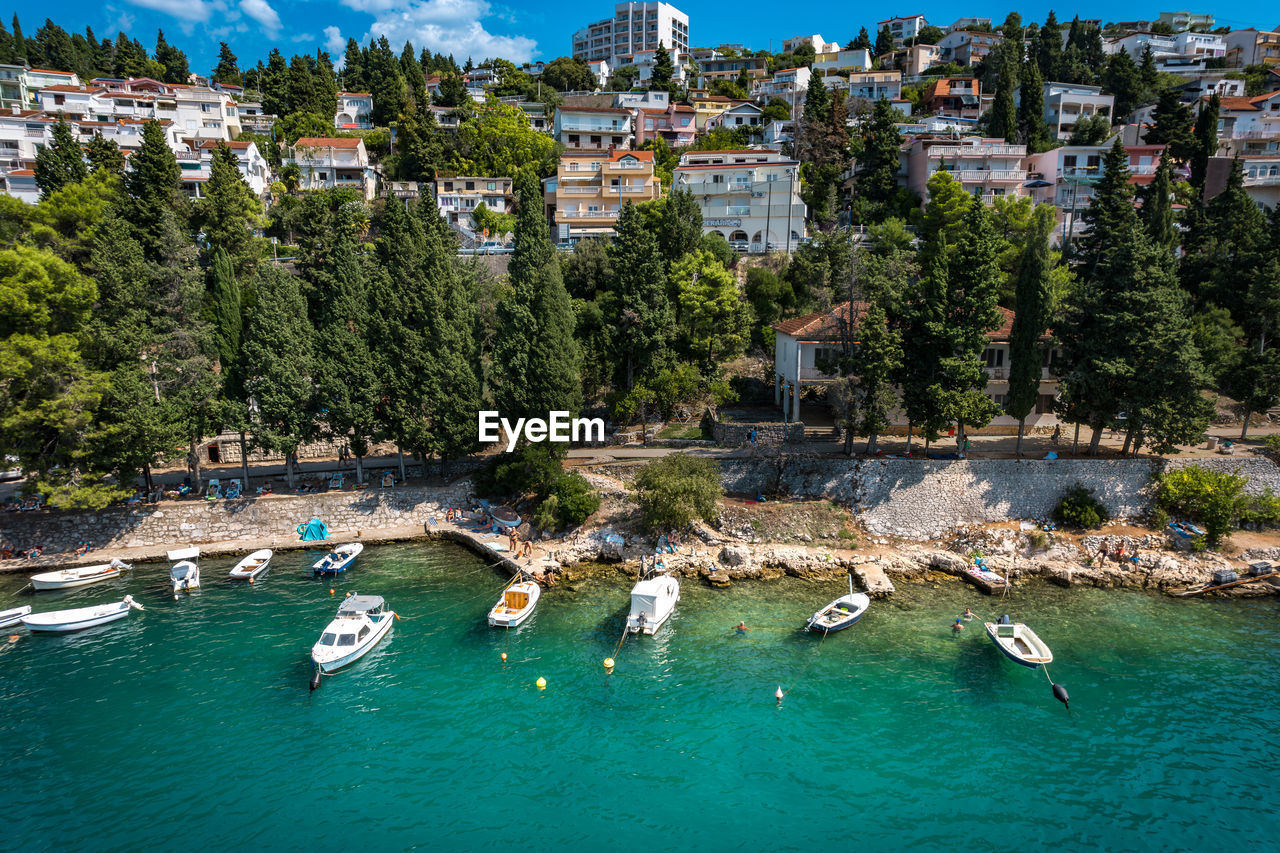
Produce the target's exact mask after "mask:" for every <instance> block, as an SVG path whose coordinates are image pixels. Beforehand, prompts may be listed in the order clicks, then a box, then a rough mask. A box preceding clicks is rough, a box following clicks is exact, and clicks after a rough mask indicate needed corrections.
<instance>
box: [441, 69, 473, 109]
mask: <svg viewBox="0 0 1280 853" xmlns="http://www.w3.org/2000/svg"><path fill="white" fill-rule="evenodd" d="M470 99H471V96H470V95H468V94H467V84H466V83H464V82H463V80H462V76H461V75H459V74H446V75H444V77H442V78H441V80H440V88H439V89H437V90H436V94H435V102H436V103H437V104H438V105H440V106H442V107H454V108H457V107H462V106H465V105H466V103H467V102H468V101H469V100H470Z"/></svg>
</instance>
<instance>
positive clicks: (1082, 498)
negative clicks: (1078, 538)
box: [1053, 483, 1111, 530]
mask: <svg viewBox="0 0 1280 853" xmlns="http://www.w3.org/2000/svg"><path fill="white" fill-rule="evenodd" d="M1110 517H1111V514H1110V513H1108V512H1107V508H1106V507H1105V506H1103V505H1102V501H1100V500H1098V498H1097V496H1096V495H1094V493H1093V489H1090V488H1088V487H1086V486H1083V485H1081V484H1080V483H1076V484H1075V485H1074V486H1072V487H1071V488H1069V489H1067V493H1066V494H1064V495H1063V496H1062V499H1061V500H1059V501H1058V505H1057V506H1056V507H1055V508H1054V510H1053V518H1054V521H1056V522H1058V523H1059V524H1065V525H1067V526H1068V527H1082V528H1084V529H1085V530H1092V529H1094V528H1096V527H1101V526H1102V524H1103V522H1105V521H1106V520H1107V519H1109V518H1110Z"/></svg>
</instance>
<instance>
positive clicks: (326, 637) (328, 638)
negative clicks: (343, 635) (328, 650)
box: [320, 632, 337, 646]
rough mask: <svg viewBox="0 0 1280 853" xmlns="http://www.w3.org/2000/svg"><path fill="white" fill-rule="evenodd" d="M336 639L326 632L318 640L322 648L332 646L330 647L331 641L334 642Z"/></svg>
mask: <svg viewBox="0 0 1280 853" xmlns="http://www.w3.org/2000/svg"><path fill="white" fill-rule="evenodd" d="M336 639H337V637H336V636H335V635H334V634H331V633H328V632H326V633H325V634H324V636H322V637H321V638H320V645H322V646H332V645H333V641H334V640H336Z"/></svg>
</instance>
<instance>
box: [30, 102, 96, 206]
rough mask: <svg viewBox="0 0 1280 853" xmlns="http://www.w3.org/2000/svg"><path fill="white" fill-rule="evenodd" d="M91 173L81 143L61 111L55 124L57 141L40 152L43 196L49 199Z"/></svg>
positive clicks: (38, 178) (38, 183)
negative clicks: (57, 191) (56, 192)
mask: <svg viewBox="0 0 1280 853" xmlns="http://www.w3.org/2000/svg"><path fill="white" fill-rule="evenodd" d="M88 174H89V169H88V167H87V166H85V163H84V152H83V151H81V150H80V143H79V142H77V141H76V137H75V134H74V133H72V132H71V126H70V125H69V124H67V123H66V121H65V120H64V119H63V117H62V115H61V113H59V115H58V118H57V120H56V121H54V123H53V144H52V145H50V146H49V147H48V148H42V149H40V151H39V152H38V153H37V154H36V186H38V187H39V188H40V197H41V198H47V197H48V196H49V194H50V193H52V192H55V191H56V190H59V189H62V188H63V187H64V186H66V185H67V184H74V183H76V182H78V181H83V180H84V179H85V178H86V177H87V176H88Z"/></svg>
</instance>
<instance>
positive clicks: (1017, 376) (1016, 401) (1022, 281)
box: [1005, 205, 1053, 456]
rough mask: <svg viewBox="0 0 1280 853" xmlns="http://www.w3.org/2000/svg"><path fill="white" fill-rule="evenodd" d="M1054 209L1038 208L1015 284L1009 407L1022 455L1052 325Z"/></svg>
mask: <svg viewBox="0 0 1280 853" xmlns="http://www.w3.org/2000/svg"><path fill="white" fill-rule="evenodd" d="M1052 228H1053V212H1052V209H1051V208H1049V207H1048V206H1047V205H1042V206H1040V207H1039V208H1037V210H1036V215H1035V223H1034V226H1033V227H1032V229H1031V230H1030V231H1028V232H1027V242H1026V245H1025V246H1023V249H1022V259H1021V262H1020V263H1019V265H1018V275H1017V278H1016V284H1015V287H1014V305H1015V313H1014V317H1013V330H1012V332H1011V334H1010V342H1009V393H1008V397H1007V399H1006V400H1005V411H1007V412H1008V413H1009V415H1010V416H1011V417H1015V418H1017V419H1018V443H1017V446H1016V448H1015V451H1014V452H1015V453H1016V454H1017V455H1018V456H1021V455H1022V432H1023V428H1024V426H1025V424H1026V420H1027V416H1028V415H1029V414H1031V412H1032V410H1033V409H1034V408H1035V405H1036V400H1037V398H1038V397H1039V395H1040V365H1041V362H1042V360H1043V356H1044V345H1043V344H1042V343H1041V339H1042V338H1043V337H1044V334H1045V332H1046V331H1047V330H1048V328H1049V311H1050V308H1051V305H1052V301H1053V290H1052V283H1051V280H1050V277H1049V232H1050V231H1051V230H1052Z"/></svg>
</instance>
